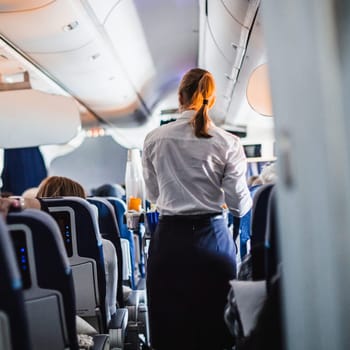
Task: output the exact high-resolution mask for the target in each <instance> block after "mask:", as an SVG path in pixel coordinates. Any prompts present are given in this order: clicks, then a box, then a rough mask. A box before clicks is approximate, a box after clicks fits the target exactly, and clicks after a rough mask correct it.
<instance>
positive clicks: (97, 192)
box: [91, 184, 125, 199]
mask: <svg viewBox="0 0 350 350" xmlns="http://www.w3.org/2000/svg"><path fill="white" fill-rule="evenodd" d="M91 194H92V195H93V196H98V197H117V198H120V199H123V198H124V197H125V190H124V188H123V187H122V186H121V185H118V184H104V185H102V186H100V187H97V188H95V189H92V190H91Z"/></svg>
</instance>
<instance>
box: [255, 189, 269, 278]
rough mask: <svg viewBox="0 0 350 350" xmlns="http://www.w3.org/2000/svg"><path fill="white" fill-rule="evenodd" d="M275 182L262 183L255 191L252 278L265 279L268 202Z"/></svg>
mask: <svg viewBox="0 0 350 350" xmlns="http://www.w3.org/2000/svg"><path fill="white" fill-rule="evenodd" d="M273 187H274V184H265V185H262V186H261V187H260V188H259V189H258V190H257V191H256V193H255V195H254V198H253V207H252V212H251V262H252V279H253V280H254V281H257V280H262V279H265V264H264V263H265V235H266V225H267V212H268V203H269V198H270V194H271V190H272V188H273Z"/></svg>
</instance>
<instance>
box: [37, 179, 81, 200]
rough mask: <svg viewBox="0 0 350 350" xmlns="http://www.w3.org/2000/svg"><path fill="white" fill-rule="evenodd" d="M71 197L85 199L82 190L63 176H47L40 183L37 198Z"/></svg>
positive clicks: (76, 183)
mask: <svg viewBox="0 0 350 350" xmlns="http://www.w3.org/2000/svg"><path fill="white" fill-rule="evenodd" d="M62 196H72V197H81V198H85V197H86V193H85V190H84V188H83V187H82V186H81V185H80V184H79V183H78V182H76V181H73V180H71V179H68V178H67V177H63V176H49V177H47V178H46V179H45V180H43V181H42V182H41V184H40V185H39V190H38V194H37V197H39V198H42V197H62Z"/></svg>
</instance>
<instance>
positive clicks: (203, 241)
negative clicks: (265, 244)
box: [147, 214, 236, 350]
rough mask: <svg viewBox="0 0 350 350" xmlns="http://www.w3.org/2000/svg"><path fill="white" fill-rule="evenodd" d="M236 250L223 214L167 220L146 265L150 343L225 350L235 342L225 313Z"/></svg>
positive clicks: (164, 349) (168, 349)
mask: <svg viewBox="0 0 350 350" xmlns="http://www.w3.org/2000/svg"><path fill="white" fill-rule="evenodd" d="M235 277H236V249H235V245H234V242H233V238H232V234H231V233H230V231H229V229H228V227H227V221H226V218H224V217H223V216H222V215H209V214H208V215H193V216H192V215H191V216H163V217H161V218H160V220H159V223H158V226H157V229H156V231H155V233H154V235H153V236H152V239H151V244H150V249H149V257H148V261H147V299H148V307H149V316H150V331H151V343H152V346H153V348H155V349H156V350H172V349H177V350H178V349H182V350H187V349H188V350H196V349H198V350H199V349H200V350H206V349H208V350H209V349H210V350H216V349H217V350H222V349H224V348H228V347H229V346H230V345H232V343H233V339H232V338H231V336H230V334H229V332H228V330H227V328H226V326H225V323H224V308H225V305H226V302H227V294H228V291H229V283H228V282H229V280H231V279H233V278H235Z"/></svg>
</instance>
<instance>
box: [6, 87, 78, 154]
mask: <svg viewBox="0 0 350 350" xmlns="http://www.w3.org/2000/svg"><path fill="white" fill-rule="evenodd" d="M0 106H1V128H0V148H22V147H34V146H38V145H47V144H63V143H67V142H69V141H70V140H71V139H73V138H74V137H75V136H76V135H77V134H78V132H79V130H80V128H81V122H80V115H79V109H78V105H77V103H76V102H75V101H74V99H72V98H70V97H65V96H59V95H50V94H46V93H44V92H40V91H37V90H32V89H26V90H13V91H2V92H0Z"/></svg>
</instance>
